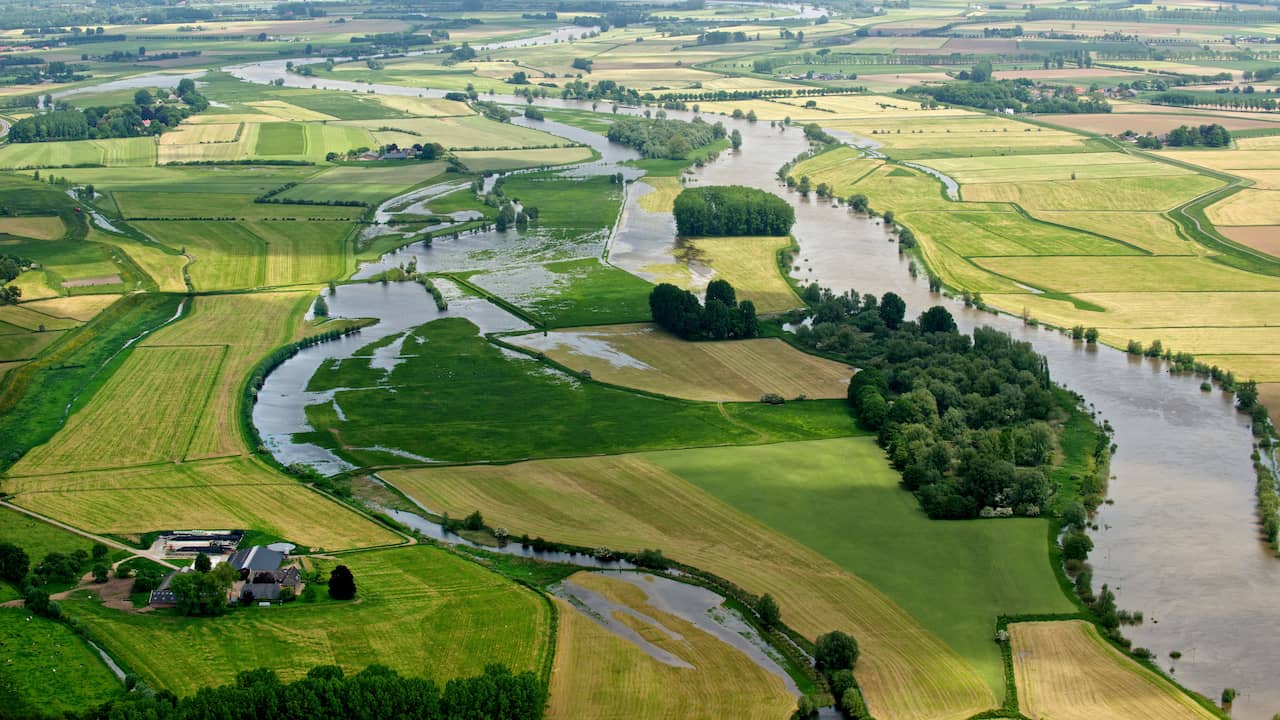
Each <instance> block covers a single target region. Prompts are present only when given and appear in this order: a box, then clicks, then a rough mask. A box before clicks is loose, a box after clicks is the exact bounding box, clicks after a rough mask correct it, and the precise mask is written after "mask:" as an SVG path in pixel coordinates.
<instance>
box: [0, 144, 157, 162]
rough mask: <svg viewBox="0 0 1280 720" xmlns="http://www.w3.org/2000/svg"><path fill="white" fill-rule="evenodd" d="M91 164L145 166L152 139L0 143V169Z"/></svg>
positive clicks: (153, 150) (152, 150)
mask: <svg viewBox="0 0 1280 720" xmlns="http://www.w3.org/2000/svg"><path fill="white" fill-rule="evenodd" d="M86 163H92V164H95V165H105V166H107V167H146V166H149V165H155V164H156V140H155V138H151V137H138V138H116V139H111V140H75V141H67V142H42V143H9V144H6V145H4V146H0V169H4V170H13V169H17V168H31V167H60V166H62V165H83V164H86Z"/></svg>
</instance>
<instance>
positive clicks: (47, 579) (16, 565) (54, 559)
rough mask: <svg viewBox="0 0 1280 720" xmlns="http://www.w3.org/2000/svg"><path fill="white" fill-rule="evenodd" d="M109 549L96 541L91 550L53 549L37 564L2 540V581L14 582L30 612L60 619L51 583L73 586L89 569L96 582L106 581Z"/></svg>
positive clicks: (21, 549)
mask: <svg viewBox="0 0 1280 720" xmlns="http://www.w3.org/2000/svg"><path fill="white" fill-rule="evenodd" d="M110 552H111V551H110V549H109V548H108V547H107V546H106V545H103V544H102V543H94V544H93V547H92V548H91V549H90V550H89V551H85V550H83V549H81V550H76V551H74V552H71V553H62V552H50V553H47V554H45V556H44V558H43V559H42V560H41V561H40V562H39V563H37V564H35V565H34V566H32V564H31V558H30V556H28V555H27V552H26V550H24V549H23V548H22V547H21V546H19V545H15V544H13V543H9V542H3V543H0V580H4V581H6V582H9V583H11V584H12V585H13V586H14V587H16V588H18V589H19V591H20V592H21V593H22V597H23V602H24V605H25V607H26V608H27V609H28V610H30V611H31V612H33V613H35V614H37V615H42V616H44V617H48V618H52V619H54V620H57V619H59V618H61V617H62V608H61V607H60V606H59V605H58V603H57V602H56V601H54V600H50V599H49V591H48V588H49V586H51V585H53V586H57V585H61V586H72V585H75V584H76V583H78V582H79V581H80V576H81V575H83V574H84V572H85V571H86V570H91V571H92V572H93V577H94V580H95V581H96V582H106V581H107V577H108V573H109V572H110V563H109V562H108V560H107V555H108V554H110Z"/></svg>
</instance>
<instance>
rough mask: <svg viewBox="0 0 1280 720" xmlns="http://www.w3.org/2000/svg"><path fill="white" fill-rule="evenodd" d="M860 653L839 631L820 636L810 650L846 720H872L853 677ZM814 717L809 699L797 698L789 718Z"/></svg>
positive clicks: (815, 709) (806, 718) (847, 636)
mask: <svg viewBox="0 0 1280 720" xmlns="http://www.w3.org/2000/svg"><path fill="white" fill-rule="evenodd" d="M860 654H861V651H860V650H859V649H858V641H857V640H855V639H854V638H853V637H852V636H850V635H848V634H846V633H843V632H840V631H839V630H835V631H832V632H829V633H827V634H825V635H822V636H820V637H819V638H818V642H817V643H815V644H814V649H813V662H814V666H815V667H816V668H817V670H818V672H820V673H822V676H823V677H824V678H826V680H827V686H828V687H830V688H831V695H832V696H833V697H834V698H835V701H836V707H837V708H839V710H840V711H841V713H842V714H843V715H844V717H846V718H849V720H871V713H870V712H869V711H868V710H867V703H866V701H865V700H864V699H863V697H862V691H861V690H859V689H858V682H857V680H855V679H854V676H853V670H854V668H855V667H856V666H857V664H858V656H859V655H860ZM817 717H818V709H817V707H816V706H814V704H813V702H812V701H811V700H809V698H808V697H801V698H800V700H799V701H798V702H797V705H796V711H795V712H794V713H792V715H791V718H792V720H815V719H816V718H817Z"/></svg>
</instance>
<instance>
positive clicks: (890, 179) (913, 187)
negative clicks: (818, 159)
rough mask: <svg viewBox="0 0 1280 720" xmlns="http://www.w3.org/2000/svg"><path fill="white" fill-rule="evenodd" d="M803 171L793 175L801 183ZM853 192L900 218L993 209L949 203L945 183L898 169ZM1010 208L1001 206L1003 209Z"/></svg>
mask: <svg viewBox="0 0 1280 720" xmlns="http://www.w3.org/2000/svg"><path fill="white" fill-rule="evenodd" d="M803 168H804V164H803V163H801V164H800V165H798V166H796V167H795V168H793V169H792V172H791V175H792V176H793V177H795V178H796V179H799V178H800V176H801V175H802V174H804V170H803ZM850 191H851V192H854V193H861V194H863V195H866V196H867V197H868V198H870V200H871V208H872V209H873V210H876V211H878V212H884V211H885V210H892V211H894V212H895V213H897V214H898V215H902V214H903V213H908V212H912V211H914V210H958V209H961V208H964V209H969V210H984V209H989V208H988V207H986V206H982V205H970V206H962V205H958V204H956V203H955V202H952V201H951V200H949V199H947V197H946V195H944V194H943V188H942V183H941V182H939V181H938V180H937V179H935V178H933V177H930V176H929V175H927V174H925V173H923V172H921V171H919V170H912V169H910V168H905V167H900V166H897V165H881V166H880V167H878V168H876V169H875V170H873V171H872V172H871V173H869V174H867V175H865V176H863V177H862V179H860V180H858V181H857V182H856V183H854V185H853V187H852V188H850ZM1007 207H1008V206H1007V205H1005V206H1001V207H1000V209H1005V208H1007Z"/></svg>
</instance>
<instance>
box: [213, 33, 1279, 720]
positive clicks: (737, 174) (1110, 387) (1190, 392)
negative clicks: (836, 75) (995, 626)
mask: <svg viewBox="0 0 1280 720" xmlns="http://www.w3.org/2000/svg"><path fill="white" fill-rule="evenodd" d="M535 41H537V39H532V40H529V41H524V42H525V43H526V44H528V43H531V42H535ZM284 63H285V61H284V60H279V61H270V62H266V63H259V64H256V65H251V66H241V67H238V68H232V69H230V70H232V72H234V74H236V75H237V76H239V77H242V78H245V79H248V80H251V81H254V82H269V81H271V80H275V79H277V78H283V79H284V81H285V84H286V85H292V86H304V87H310V86H311V85H312V83H313V81H314V79H313V78H302V77H300V76H297V75H291V74H288V73H286V72H285V68H284ZM316 84H317V85H318V86H320V87H325V88H331V89H345V90H351V89H359V90H361V91H366V90H369V89H373V90H374V91H375V92H379V93H387V94H398V95H440V94H442V92H441V91H431V90H423V89H419V88H405V87H398V86H393V85H373V86H370V85H365V84H360V83H344V82H341V81H327V80H324V81H319V82H317V83H316ZM499 100H504V101H508V102H516V99H515V98H511V97H508V98H499ZM519 102H521V103H523V99H520V100H519ZM539 104H541V105H545V106H547V107H566V108H579V109H590V106H589V104H588V103H578V102H573V101H561V100H546V101H540V102H539ZM623 112H636V110H634V109H624V110H623ZM670 114H671V116H673V117H688V116H689V115H688V114H685V113H678V112H672V113H670ZM716 119H720V120H722V121H723V122H725V124H726V125H727V126H729V127H731V128H734V127H736V128H737V129H739V130H740V131H741V132H742V134H743V136H744V144H743V150H742V151H741V152H737V153H729V152H726V153H722V154H721V157H720V158H719V159H718V160H717V161H715V162H712V163H709V164H708V165H707V166H706V167H705V168H702V169H699V170H697V171H696V172H695V173H694V175H693V176H691V178H690V182H693V183H695V184H697V183H703V184H744V185H752V186H756V187H760V188H763V189H766V190H770V191H772V192H776V193H778V194H780V195H782V196H784V197H786V198H787V199H788V200H789V201H790V202H791V203H792V204H793V205H794V206H795V208H796V219H797V222H796V226H795V229H794V231H793V232H794V235H795V237H796V240H797V242H798V243H799V246H800V252H799V253H798V254H797V256H796V258H795V266H796V268H797V269H796V270H795V271H794V274H795V276H796V277H798V278H800V279H802V280H804V281H806V282H807V281H816V282H819V283H820V284H822V285H825V286H828V287H831V288H833V289H835V290H837V291H844V290H849V289H856V290H857V291H859V292H864V293H866V292H870V293H876V294H880V293H884V292H887V291H893V292H896V293H898V294H899V295H901V296H902V297H903V299H905V300H906V302H907V304H908V308H909V313H910V314H915V313H919V312H920V311H922V310H923V309H925V308H926V307H928V306H929V305H932V304H938V303H945V304H947V305H948V307H949V308H950V309H951V310H952V312H953V314H954V315H955V316H956V319H957V321H958V322H959V323H960V325H961V327H962V329H965V330H969V329H972V328H973V327H975V326H978V325H990V326H993V327H996V328H999V329H1001V330H1004V331H1006V332H1008V333H1010V334H1011V335H1013V336H1014V337H1015V338H1018V339H1022V340H1027V341H1029V342H1031V343H1032V344H1033V345H1034V346H1035V348H1036V350H1037V351H1038V352H1040V353H1042V354H1043V355H1045V356H1046V357H1047V358H1048V360H1049V364H1050V369H1051V371H1052V373H1053V376H1054V379H1055V381H1057V382H1058V383H1060V384H1062V385H1064V386H1066V387H1068V388H1071V389H1073V390H1076V391H1078V392H1080V393H1082V394H1083V395H1084V396H1085V397H1086V398H1087V399H1088V401H1089V402H1090V403H1091V405H1092V407H1094V408H1096V410H1097V412H1098V414H1099V417H1100V418H1105V419H1107V420H1108V421H1110V423H1111V425H1112V427H1113V428H1114V429H1115V441H1116V443H1117V444H1118V446H1119V452H1118V454H1117V455H1116V456H1115V458H1114V460H1113V462H1112V474H1113V476H1114V478H1113V479H1112V481H1111V483H1110V488H1109V498H1110V502H1109V503H1108V504H1107V505H1104V506H1103V507H1102V509H1101V510H1100V512H1099V514H1098V516H1097V523H1098V524H1099V526H1100V529H1099V530H1098V531H1096V532H1094V533H1093V538H1094V542H1095V545H1096V547H1095V550H1094V552H1093V554H1092V557H1091V562H1092V564H1093V566H1094V568H1095V572H1094V578H1095V584H1097V585H1101V584H1102V583H1108V584H1109V585H1110V586H1111V587H1112V588H1113V589H1114V590H1116V592H1117V594H1118V596H1119V602H1120V605H1121V607H1124V608H1127V609H1131V610H1141V611H1143V612H1144V614H1145V616H1146V623H1145V624H1144V625H1142V626H1139V627H1132V628H1128V629H1126V634H1127V635H1128V636H1129V637H1130V638H1132V639H1133V642H1134V644H1135V645H1136V646H1143V647H1147V648H1150V649H1151V650H1152V651H1154V652H1155V654H1156V656H1157V658H1159V662H1160V664H1161V665H1162V666H1164V667H1166V668H1168V667H1169V666H1170V664H1171V663H1172V661H1171V660H1170V659H1169V653H1170V652H1171V651H1174V650H1176V651H1179V652H1181V653H1182V657H1181V659H1179V660H1178V661H1176V663H1173V664H1174V665H1176V673H1175V677H1176V678H1178V680H1179V681H1181V682H1183V683H1184V684H1186V685H1188V686H1189V687H1192V688H1194V689H1196V690H1198V691H1200V692H1202V693H1204V694H1206V695H1208V696H1210V697H1216V696H1217V695H1218V694H1219V692H1220V691H1221V689H1222V688H1223V687H1234V688H1237V689H1238V690H1239V691H1240V696H1239V697H1238V699H1237V700H1236V702H1235V708H1234V712H1233V715H1234V716H1235V717H1239V718H1244V719H1245V720H1264V719H1265V718H1270V717H1271V714H1272V713H1274V712H1276V711H1277V710H1280V683H1276V682H1275V680H1274V674H1275V671H1276V670H1277V669H1278V668H1280V642H1277V640H1278V639H1280V601H1277V593H1278V592H1280V560H1276V559H1275V558H1273V557H1272V556H1271V554H1270V553H1269V552H1268V551H1267V550H1266V548H1265V547H1264V546H1263V544H1262V543H1261V542H1260V541H1259V539H1258V531H1257V518H1256V515H1255V512H1254V506H1253V503H1254V496H1253V485H1254V480H1253V471H1252V467H1251V464H1250V459H1249V455H1250V451H1251V436H1250V433H1249V429H1248V423H1247V421H1246V419H1245V418H1244V417H1242V416H1240V415H1238V414H1237V413H1236V412H1235V411H1234V409H1233V407H1232V403H1231V398H1230V397H1229V396H1227V395H1225V394H1223V393H1221V392H1218V391H1216V390H1215V391H1214V392H1212V393H1203V392H1201V391H1200V389H1199V380H1198V379H1193V378H1190V377H1175V376H1171V375H1170V374H1169V373H1168V370H1167V368H1166V367H1165V366H1164V364H1162V363H1160V362H1157V361H1151V360H1147V359H1139V358H1131V357H1129V356H1127V355H1125V354H1123V353H1121V352H1118V351H1115V350H1111V349H1108V348H1088V347H1086V346H1084V345H1083V344H1081V343H1077V342H1073V341H1071V340H1070V339H1069V338H1067V337H1065V336H1063V335H1061V334H1059V333H1057V332H1053V331H1048V330H1043V329H1037V328H1034V327H1028V326H1025V325H1024V324H1023V323H1022V322H1021V320H1019V319H1016V318H1010V317H1004V316H996V315H991V314H988V313H983V312H979V311H974V310H969V309H966V308H964V307H963V306H962V305H961V304H959V303H958V302H956V301H949V300H945V299H943V298H941V296H938V295H935V294H931V293H930V292H929V291H928V286H927V282H926V281H925V280H924V279H923V278H921V279H915V278H912V277H911V275H910V274H909V273H908V260H906V259H904V258H902V257H900V256H899V254H898V250H897V245H896V244H894V243H892V242H890V238H889V237H888V236H887V235H886V232H885V228H884V227H883V226H882V225H881V224H880V223H879V222H878V221H877V220H872V219H868V218H863V217H858V216H854V215H852V214H850V213H849V212H848V211H847V210H846V209H844V208H841V207H832V206H831V205H830V204H829V203H827V202H817V201H811V200H806V199H803V198H801V197H800V196H799V195H797V194H795V193H788V192H787V191H786V189H785V188H784V187H782V186H781V184H780V183H779V182H778V180H777V178H776V175H775V173H776V171H777V169H778V167H780V166H781V165H783V164H784V163H786V162H787V161H789V160H791V159H792V158H793V157H795V156H796V155H798V154H799V153H801V152H803V151H804V150H806V149H807V144H806V142H805V140H804V138H803V134H802V133H801V131H800V129H799V128H790V129H787V130H786V131H781V130H779V129H776V128H771V127H769V125H768V124H766V123H756V124H749V123H747V122H746V121H734V120H731V119H728V118H716ZM542 127H548V129H550V127H549V126H542ZM557 131H558V130H557ZM605 162H606V163H607V160H606V161H605ZM643 192H645V186H644V185H643V182H639V183H636V184H635V185H634V186H633V188H632V189H631V190H630V191H629V192H628V196H627V200H626V203H625V206H624V210H623V213H622V215H621V217H620V224H619V227H618V228H617V229H616V230H615V233H614V237H613V239H612V240H611V241H610V255H609V257H610V260H611V261H612V262H614V263H615V264H617V265H619V266H621V267H624V268H626V269H639V267H641V266H643V265H645V264H652V260H653V259H654V258H662V261H666V262H669V261H670V252H671V248H672V246H673V242H674V240H673V238H674V233H673V231H672V227H671V220H670V218H669V216H664V215H656V214H653V213H646V212H645V211H643V210H642V209H640V208H639V207H638V205H637V204H636V199H637V198H638V197H639V196H640V195H641V194H643ZM464 240H465V238H464ZM437 242H438V241H437ZM444 248H445V245H444V244H440V245H439V246H438V247H437V246H433V247H432V248H431V250H430V251H429V252H428V251H425V249H422V250H419V249H417V248H416V247H415V248H410V249H409V250H407V251H406V252H411V253H414V254H417V255H419V256H420V260H419V267H420V268H421V269H425V270H435V269H438V267H437V266H436V265H435V262H434V260H435V259H442V258H439V257H438V255H437V250H444ZM447 254H448V253H447V251H446V252H444V253H440V255H447ZM404 259H405V258H404V257H403V256H396V257H395V258H393V259H391V260H390V262H391V264H396V263H398V262H402V261H403V260H404ZM383 264H384V265H385V262H384V263H383ZM455 295H456V291H455ZM485 305H487V304H486V303H483V302H482V301H478V300H474V299H472V300H466V299H464V298H461V297H457V296H455V298H454V299H453V300H451V306H450V309H449V311H448V312H449V313H450V314H455V313H460V314H465V316H466V317H468V318H471V319H472V320H473V321H475V320H476V317H475V316H476V315H485V316H487V317H488V318H489V320H492V321H493V323H494V324H493V325H491V326H490V327H488V328H482V329H486V331H491V330H493V329H499V328H503V327H505V326H506V325H509V324H510V323H511V320H513V318H511V316H509V315H506V313H504V312H502V311H500V310H499V311H497V315H493V314H491V311H489V310H487V309H485V310H482V309H481V308H482V307H483V306H485ZM489 307H492V306H489ZM330 308H331V312H332V313H333V314H335V315H345V316H361V317H378V318H381V320H382V322H380V323H379V324H378V325H375V326H373V327H372V328H368V329H366V330H365V331H363V333H362V334H361V335H360V336H358V337H357V338H351V339H346V340H343V341H340V342H338V343H327V344H324V345H319V346H315V347H314V348H309V349H308V350H305V351H303V352H302V353H300V354H299V355H298V356H297V357H295V358H294V359H292V360H290V361H288V362H286V363H285V364H284V365H283V366H282V367H281V368H280V369H279V370H277V371H276V372H275V373H273V374H272V375H271V376H270V377H269V378H268V380H267V386H266V387H264V390H263V393H262V395H261V396H260V397H261V400H260V402H259V404H258V408H257V409H256V410H255V413H254V418H255V423H258V426H259V428H260V429H261V430H262V432H263V435H264V437H267V438H269V445H270V446H271V447H272V448H273V450H275V451H277V452H279V453H283V454H284V455H285V456H287V457H288V458H290V459H288V460H287V461H294V460H293V459H294V458H296V459H305V458H306V453H312V454H316V453H315V451H316V450H319V449H318V448H315V449H306V448H303V449H302V451H305V452H302V451H299V452H302V454H301V455H297V456H295V455H290V452H291V451H293V450H298V449H297V448H293V447H292V446H291V442H292V441H291V440H290V439H289V436H290V435H291V433H292V432H294V431H296V430H297V429H305V416H301V415H300V411H301V408H302V407H304V406H305V405H306V404H309V403H311V402H315V401H316V400H315V399H314V398H308V397H307V396H306V395H305V394H300V393H303V392H304V391H305V387H306V381H307V379H308V378H310V376H311V374H312V373H313V372H314V370H315V368H316V367H318V366H319V363H320V362H323V361H324V360H325V359H326V358H328V359H331V358H334V357H341V356H343V352H347V354H349V353H350V352H352V351H354V349H355V348H356V347H358V346H361V345H364V344H366V343H368V342H371V341H372V340H374V339H377V338H378V337H385V336H386V335H389V334H392V333H394V332H402V331H405V330H407V329H409V328H411V327H413V326H416V325H419V324H421V323H423V322H426V321H428V320H430V319H431V318H433V317H435V316H436V314H437V313H436V311H435V309H434V305H433V304H432V303H431V301H430V297H429V296H428V295H427V294H426V293H425V292H423V291H422V289H421V288H420V287H417V286H416V285H404V286H395V285H392V286H380V285H373V286H367V287H361V288H357V287H350V286H344V287H343V288H341V289H340V290H339V293H338V296H337V297H336V298H333V299H331V301H330ZM494 310H496V308H495V309H494ZM504 316H505V317H504ZM477 324H480V323H477ZM512 329H514V328H512ZM299 420H300V421H301V423H302V425H301V426H299V425H298V424H297V423H298V422H299ZM273 423H274V424H273ZM324 452H327V451H324ZM321 455H323V453H321ZM283 459H286V457H282V460H283ZM319 460H320V461H321V465H322V466H323V465H324V463H333V461H338V459H337V458H336V457H332V456H331V455H330V456H329V457H320V458H319ZM340 462H341V461H338V463H339V464H340ZM326 467H329V468H330V469H332V468H333V467H336V465H332V464H331V465H328V466H326ZM975 582H981V579H980V578H975Z"/></svg>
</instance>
